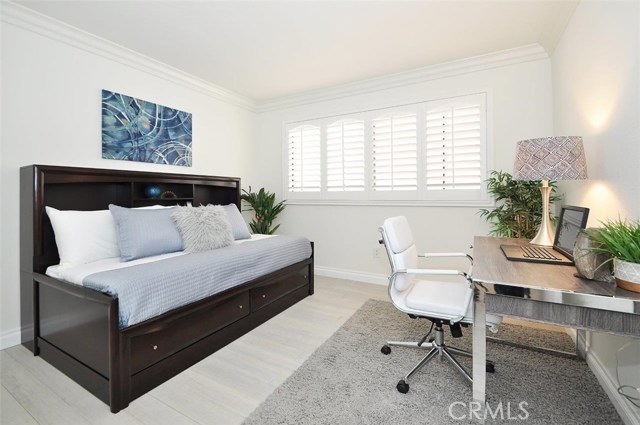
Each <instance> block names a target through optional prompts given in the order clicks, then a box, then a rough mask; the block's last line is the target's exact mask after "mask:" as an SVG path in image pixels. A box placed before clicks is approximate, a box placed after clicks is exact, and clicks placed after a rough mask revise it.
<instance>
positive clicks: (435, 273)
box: [391, 269, 470, 280]
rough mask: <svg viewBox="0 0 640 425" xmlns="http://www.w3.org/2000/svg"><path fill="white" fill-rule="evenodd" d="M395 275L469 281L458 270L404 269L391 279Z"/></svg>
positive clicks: (466, 276) (464, 274) (467, 277)
mask: <svg viewBox="0 0 640 425" xmlns="http://www.w3.org/2000/svg"><path fill="white" fill-rule="evenodd" d="M397 274H420V275H428V276H463V277H464V278H465V279H467V280H469V279H470V278H469V275H468V274H467V273H465V272H463V271H460V270H446V269H406V270H398V271H397V272H395V273H393V274H392V275H391V277H395V275H397Z"/></svg>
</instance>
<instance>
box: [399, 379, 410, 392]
mask: <svg viewBox="0 0 640 425" xmlns="http://www.w3.org/2000/svg"><path fill="white" fill-rule="evenodd" d="M396 389H397V390H398V391H400V392H401V393H402V394H406V393H408V392H409V384H407V383H406V382H404V379H401V380H400V382H398V385H396Z"/></svg>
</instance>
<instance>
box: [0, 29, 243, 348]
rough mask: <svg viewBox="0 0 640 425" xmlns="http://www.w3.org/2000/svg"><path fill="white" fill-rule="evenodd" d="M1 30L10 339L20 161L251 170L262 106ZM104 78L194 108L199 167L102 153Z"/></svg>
mask: <svg viewBox="0 0 640 425" xmlns="http://www.w3.org/2000/svg"><path fill="white" fill-rule="evenodd" d="M44 33H46V31H45V32H44ZM1 35H2V50H1V52H2V132H1V136H2V139H1V150H0V152H1V161H2V162H1V163H2V173H1V185H2V186H1V188H2V192H1V197H0V203H1V211H2V221H1V223H2V224H1V232H2V233H1V236H2V238H1V240H2V242H1V244H0V250H1V252H2V271H1V279H2V281H1V285H0V294H1V298H2V308H1V309H0V311H1V315H0V319H1V325H0V337H1V339H0V343H1V346H0V348H4V347H6V346H9V345H13V344H15V343H18V342H19V326H20V315H19V305H20V303H19V262H18V260H19V258H18V256H19V254H18V246H19V238H18V223H19V210H18V206H19V202H18V199H19V198H18V195H19V190H18V181H19V180H18V169H19V167H21V166H23V165H29V164H51V165H66V166H80V167H96V168H116V169H131V170H147V171H155V172H176V173H189V174H191V173H192V174H209V175H223V176H227V175H228V176H239V177H242V178H246V177H248V176H251V175H252V174H251V172H252V170H253V166H252V164H251V163H250V160H251V158H252V157H253V156H252V155H251V151H252V143H253V124H254V119H255V118H254V116H255V114H254V113H253V112H250V111H248V110H247V109H243V108H241V107H238V106H232V105H230V104H229V103H225V102H223V101H220V100H217V99H215V98H214V97H211V96H210V95H207V94H205V91H199V90H197V89H194V88H187V84H181V83H180V81H178V80H174V81H169V80H168V79H166V78H161V77H159V76H156V75H159V74H161V73H158V72H155V71H154V72H151V71H150V72H145V71H143V70H140V69H135V68H133V67H131V66H128V65H125V64H122V63H119V62H117V61H115V60H112V59H109V58H107V57H105V56H101V55H99V54H94V53H91V52H90V51H86V50H83V49H81V48H78V47H72V46H71V45H69V44H66V43H63V42H60V41H56V40H54V39H52V38H49V37H47V36H43V35H40V34H37V33H34V32H31V31H27V30H25V29H22V28H21V27H18V26H15V25H12V24H8V23H6V22H3V23H2V34H1ZM153 67H154V69H155V68H156V67H157V64H156V65H154V66H153ZM103 88H104V89H109V90H113V91H117V92H120V93H124V94H127V95H131V96H134V97H138V98H142V99H145V100H150V101H153V102H156V103H159V104H162V105H167V106H171V107H173V108H177V109H181V110H183V111H187V112H191V113H192V114H193V167H174V166H164V165H154V164H143V163H136V162H128V161H113V160H104V159H101V106H100V101H101V89H103Z"/></svg>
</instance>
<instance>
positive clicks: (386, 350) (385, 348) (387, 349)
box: [380, 344, 391, 356]
mask: <svg viewBox="0 0 640 425" xmlns="http://www.w3.org/2000/svg"><path fill="white" fill-rule="evenodd" d="M380 352H381V353H382V354H384V355H385V356H386V355H387V354H391V347H389V346H388V345H386V344H385V345H383V346H382V348H381V349H380Z"/></svg>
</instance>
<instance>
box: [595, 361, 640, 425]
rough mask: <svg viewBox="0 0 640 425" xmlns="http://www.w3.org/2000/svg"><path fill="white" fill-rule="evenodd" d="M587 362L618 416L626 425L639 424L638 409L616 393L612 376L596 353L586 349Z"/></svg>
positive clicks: (615, 384) (639, 410) (639, 414)
mask: <svg viewBox="0 0 640 425" xmlns="http://www.w3.org/2000/svg"><path fill="white" fill-rule="evenodd" d="M587 364H588V365H589V368H590V369H591V371H592V372H593V374H594V375H595V376H596V378H597V379H598V382H600V386H601V387H602V389H604V391H605V392H606V393H607V395H608V396H609V400H611V403H613V406H614V407H615V408H616V410H617V411H618V414H619V415H620V418H621V419H622V421H623V422H624V423H625V424H626V425H640V409H636V408H635V407H633V406H632V405H631V403H629V402H628V401H627V400H626V399H625V398H624V397H623V396H622V395H620V394H619V393H618V384H617V383H616V382H615V380H614V377H613V376H610V375H609V374H608V373H607V369H606V368H605V367H604V365H603V364H602V362H601V361H600V358H599V357H598V355H597V354H596V353H595V352H594V351H592V350H589V351H587Z"/></svg>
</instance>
